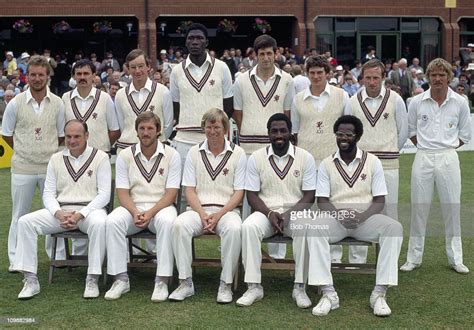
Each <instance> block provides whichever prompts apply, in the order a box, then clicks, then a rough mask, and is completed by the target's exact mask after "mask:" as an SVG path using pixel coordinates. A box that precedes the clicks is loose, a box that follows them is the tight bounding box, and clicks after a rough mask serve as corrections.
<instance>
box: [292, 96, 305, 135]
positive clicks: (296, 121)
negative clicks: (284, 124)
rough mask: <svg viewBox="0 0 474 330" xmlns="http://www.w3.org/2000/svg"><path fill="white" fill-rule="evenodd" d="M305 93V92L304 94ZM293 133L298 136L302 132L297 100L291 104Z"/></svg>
mask: <svg viewBox="0 0 474 330" xmlns="http://www.w3.org/2000/svg"><path fill="white" fill-rule="evenodd" d="M303 93H304V92H303ZM291 126H292V129H291V133H293V134H298V132H299V131H300V115H299V113H298V107H297V105H296V98H294V99H293V102H292V103H291Z"/></svg>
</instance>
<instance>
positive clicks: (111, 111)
mask: <svg viewBox="0 0 474 330" xmlns="http://www.w3.org/2000/svg"><path fill="white" fill-rule="evenodd" d="M96 92H97V88H95V87H92V88H91V90H90V92H89V94H88V95H87V96H86V97H82V96H81V95H80V94H79V91H78V90H77V88H74V90H73V91H72V92H71V99H75V100H74V101H75V102H76V106H77V107H78V108H79V110H80V111H81V112H85V111H86V110H87V109H89V108H90V106H91V105H92V103H93V102H94V98H95V94H96ZM100 97H106V98H107V108H106V116H105V119H106V121H107V128H108V129H109V131H117V130H118V129H119V124H118V120H117V113H116V112H115V105H114V101H112V98H111V97H110V95H109V94H107V93H101V95H100Z"/></svg>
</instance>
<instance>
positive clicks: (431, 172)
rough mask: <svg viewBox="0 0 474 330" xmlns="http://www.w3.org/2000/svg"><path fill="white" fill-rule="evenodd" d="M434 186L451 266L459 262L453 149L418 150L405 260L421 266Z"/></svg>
mask: <svg viewBox="0 0 474 330" xmlns="http://www.w3.org/2000/svg"><path fill="white" fill-rule="evenodd" d="M435 185H436V188H437V191H438V196H439V199H440V205H441V214H442V217H443V221H444V226H445V235H446V254H447V256H448V262H449V264H451V265H458V264H462V263H463V255H462V242H461V223H460V217H461V216H460V200H461V170H460V167H459V158H458V154H457V152H456V150H454V149H446V150H436V151H426V150H418V151H417V153H416V155H415V161H414V162H413V167H412V172H411V206H412V210H411V225H410V241H409V243H408V255H407V261H409V262H412V263H415V264H421V262H422V259H423V249H424V244H425V232H426V222H427V220H428V216H429V213H430V208H431V201H432V198H433V190H434V186H435ZM470 220H472V219H470Z"/></svg>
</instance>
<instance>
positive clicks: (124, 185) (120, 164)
mask: <svg viewBox="0 0 474 330" xmlns="http://www.w3.org/2000/svg"><path fill="white" fill-rule="evenodd" d="M122 152H124V151H122ZM115 187H116V188H119V189H130V180H129V179H128V166H127V164H126V163H125V161H124V160H123V158H122V157H121V156H120V154H119V155H118V156H117V160H116V161H115Z"/></svg>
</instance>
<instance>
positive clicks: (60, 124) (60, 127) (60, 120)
mask: <svg viewBox="0 0 474 330" xmlns="http://www.w3.org/2000/svg"><path fill="white" fill-rule="evenodd" d="M64 125H66V115H65V111H64V103H63V102H61V105H60V106H59V112H58V117H57V118H56V129H57V131H58V137H64Z"/></svg>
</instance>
